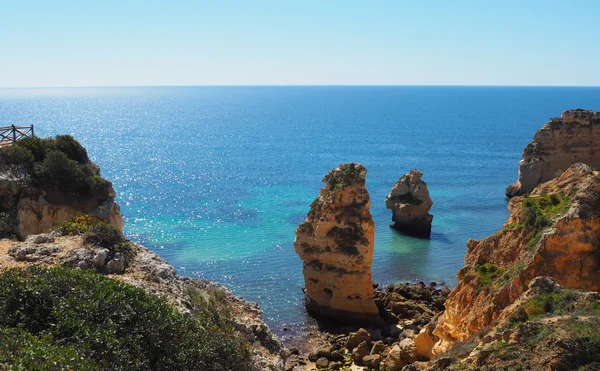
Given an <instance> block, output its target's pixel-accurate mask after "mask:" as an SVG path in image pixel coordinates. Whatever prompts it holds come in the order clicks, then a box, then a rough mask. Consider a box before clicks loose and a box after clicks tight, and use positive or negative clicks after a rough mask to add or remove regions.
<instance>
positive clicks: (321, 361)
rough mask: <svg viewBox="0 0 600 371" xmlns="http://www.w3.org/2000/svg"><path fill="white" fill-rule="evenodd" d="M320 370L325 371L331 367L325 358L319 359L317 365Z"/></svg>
mask: <svg viewBox="0 0 600 371" xmlns="http://www.w3.org/2000/svg"><path fill="white" fill-rule="evenodd" d="M315 364H316V366H317V368H318V369H324V368H328V367H329V360H328V359H327V358H325V357H321V358H319V359H317V362H316V363H315Z"/></svg>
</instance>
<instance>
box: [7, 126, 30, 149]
mask: <svg viewBox="0 0 600 371" xmlns="http://www.w3.org/2000/svg"><path fill="white" fill-rule="evenodd" d="M33 137H34V135H33V125H31V126H14V125H11V126H2V127H0V146H5V145H8V144H12V143H14V142H16V141H18V140H21V139H23V138H33Z"/></svg>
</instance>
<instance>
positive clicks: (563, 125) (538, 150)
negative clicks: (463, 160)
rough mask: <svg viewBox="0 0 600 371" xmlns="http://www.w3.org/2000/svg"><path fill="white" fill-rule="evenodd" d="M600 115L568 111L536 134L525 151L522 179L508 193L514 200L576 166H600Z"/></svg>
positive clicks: (509, 188)
mask: <svg viewBox="0 0 600 371" xmlns="http://www.w3.org/2000/svg"><path fill="white" fill-rule="evenodd" d="M598 151H600V112H593V111H585V110H570V111H565V112H563V114H562V115H561V117H560V118H553V119H551V120H550V121H549V122H548V123H547V124H546V125H544V126H543V127H542V128H541V129H540V130H538V131H537V133H535V136H534V137H533V140H532V141H531V142H530V143H529V144H528V145H527V146H526V147H525V149H524V150H523V156H522V157H523V158H522V160H521V162H520V163H519V178H518V180H517V182H516V183H515V184H512V185H510V186H509V187H508V188H507V189H506V196H507V197H513V196H519V195H523V194H526V193H529V192H531V191H532V190H533V189H534V188H535V187H536V186H537V185H538V184H541V183H543V182H547V181H548V180H551V179H553V178H555V177H557V176H559V175H560V174H562V172H563V171H565V170H566V169H567V168H568V167H569V166H571V165H573V164H575V163H580V162H581V163H585V164H588V165H589V166H591V167H594V168H596V167H599V166H600V156H598Z"/></svg>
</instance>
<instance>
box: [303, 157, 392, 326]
mask: <svg viewBox="0 0 600 371" xmlns="http://www.w3.org/2000/svg"><path fill="white" fill-rule="evenodd" d="M366 173H367V169H366V168H365V167H364V166H363V165H361V164H354V163H351V164H341V165H340V166H339V167H338V168H335V169H333V170H331V171H330V172H329V173H328V174H327V175H326V176H325V177H324V178H323V182H325V184H326V185H325V187H323V188H322V189H321V193H320V195H319V196H318V197H317V198H316V199H315V200H314V201H313V203H312V204H311V208H310V211H309V213H308V215H307V218H306V221H304V222H303V223H302V224H300V226H299V227H298V229H297V230H296V239H295V241H294V248H295V250H296V252H297V253H298V255H299V256H300V258H301V259H302V260H303V262H304V264H303V273H304V281H305V285H306V292H305V294H306V308H307V311H308V312H309V313H310V314H312V315H314V316H317V317H322V318H329V319H333V320H337V321H345V322H350V323H367V324H379V323H381V322H382V320H381V318H380V317H379V311H378V309H377V306H376V305H375V302H374V301H373V295H374V291H373V281H372V279H371V262H372V259H373V243H374V224H373V219H372V217H371V213H370V212H369V207H370V198H369V193H368V192H367V190H366V182H365V176H366Z"/></svg>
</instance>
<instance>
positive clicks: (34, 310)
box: [0, 267, 250, 371]
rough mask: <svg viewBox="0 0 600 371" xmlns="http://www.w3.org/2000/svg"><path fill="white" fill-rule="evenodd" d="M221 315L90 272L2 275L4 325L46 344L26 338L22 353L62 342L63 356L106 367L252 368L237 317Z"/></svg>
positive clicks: (36, 270)
mask: <svg viewBox="0 0 600 371" xmlns="http://www.w3.org/2000/svg"><path fill="white" fill-rule="evenodd" d="M210 310H211V308H207V312H210ZM216 317H218V316H211V315H207V313H199V315H198V316H196V317H194V318H192V317H187V316H184V315H182V314H180V313H179V312H177V311H176V310H175V309H174V308H173V307H172V306H170V305H168V304H167V303H166V302H165V301H164V300H163V299H159V298H156V297H153V296H150V295H148V294H147V293H146V292H145V291H143V290H142V289H140V288H136V287H133V286H130V285H127V284H125V283H122V282H119V281H116V280H112V279H109V278H106V277H103V276H101V275H98V274H95V273H92V272H89V271H80V270H74V269H70V268H64V267H57V268H52V269H48V270H43V269H41V268H37V267H31V268H28V269H25V270H20V269H15V270H10V271H8V272H6V273H4V274H3V275H2V276H0V329H3V330H4V331H13V329H16V330H15V331H23V332H25V333H27V334H29V335H31V336H33V337H35V338H36V339H41V341H42V342H44V343H43V344H33V343H27V342H24V344H23V346H22V347H23V348H24V349H23V351H22V352H21V353H24V354H25V353H29V354H32V353H35V352H36V351H37V350H36V349H40V347H41V346H46V347H55V348H53V349H56V350H57V354H58V356H60V354H67V353H69V352H70V354H71V355H74V354H75V353H73V352H76V354H77V356H76V357H75V358H77V357H82V359H81V358H78V359H81V362H84V361H86V362H87V361H90V362H93V363H94V364H95V365H96V366H97V368H100V369H111V370H208V371H210V370H215V371H216V370H248V369H250V367H249V362H250V361H249V359H250V354H249V352H248V350H247V349H246V347H245V345H244V343H243V341H241V340H240V339H239V338H238V337H236V336H235V334H234V333H233V328H232V325H231V322H230V321H226V320H221V321H220V323H218V324H216V323H215V322H214V318H216ZM4 346H5V345H4V343H2V345H0V348H3V347H4ZM48 349H49V348H48ZM61 352H62V353H61ZM58 356H57V357H58ZM74 368H75V369H78V368H77V367H74ZM79 369H88V368H86V367H81V368H79Z"/></svg>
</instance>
